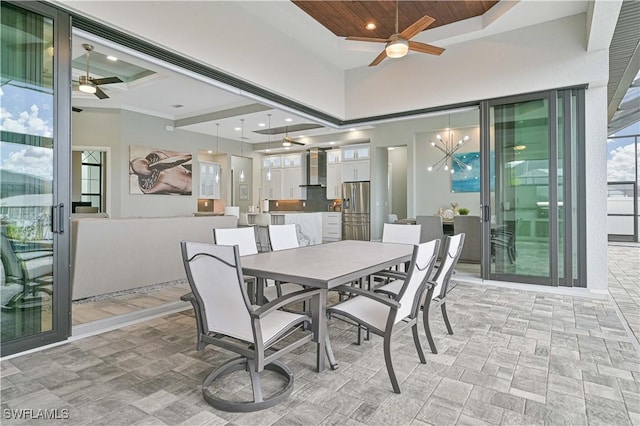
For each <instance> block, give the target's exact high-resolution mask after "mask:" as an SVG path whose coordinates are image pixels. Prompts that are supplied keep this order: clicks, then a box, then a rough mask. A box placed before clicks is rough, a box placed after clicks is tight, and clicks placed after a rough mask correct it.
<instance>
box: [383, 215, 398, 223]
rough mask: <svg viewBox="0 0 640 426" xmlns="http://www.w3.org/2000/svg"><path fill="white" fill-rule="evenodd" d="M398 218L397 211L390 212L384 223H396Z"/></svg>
mask: <svg viewBox="0 0 640 426" xmlns="http://www.w3.org/2000/svg"><path fill="white" fill-rule="evenodd" d="M397 220H398V215H397V214H395V213H390V214H388V215H387V220H386V221H385V222H384V223H396V221H397Z"/></svg>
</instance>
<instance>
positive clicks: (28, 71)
mask: <svg viewBox="0 0 640 426" xmlns="http://www.w3.org/2000/svg"><path fill="white" fill-rule="evenodd" d="M1 8H2V10H1V12H2V14H1V18H2V27H1V57H2V65H1V75H0V79H1V80H0V81H1V86H0V95H1V96H2V98H1V99H2V116H1V117H0V129H1V131H0V136H1V139H0V173H1V179H0V228H1V235H0V237H1V238H2V241H1V242H2V247H1V254H2V256H1V257H2V276H1V278H2V283H1V286H0V299H1V311H0V342H1V354H2V355H8V354H11V353H15V352H19V351H22V350H25V349H29V348H32V347H36V346H40V345H44V344H47V343H51V342H55V341H58V340H62V339H65V338H66V337H67V336H68V335H69V302H70V298H69V266H68V265H69V229H68V228H69V227H68V210H66V207H67V206H68V202H67V200H68V199H69V149H70V143H69V125H68V123H69V112H70V85H69V83H70V81H69V80H70V77H69V65H68V63H69V48H70V46H69V41H68V40H69V20H68V18H67V17H65V16H63V15H59V14H58V12H56V11H55V9H52V8H50V7H48V6H45V5H41V4H38V3H35V2H22V3H16V4H11V3H9V2H2V4H1ZM57 40H66V45H61V46H58V45H57V43H56V41H57ZM65 123H66V124H65Z"/></svg>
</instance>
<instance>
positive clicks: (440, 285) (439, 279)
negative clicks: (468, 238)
mask: <svg viewBox="0 0 640 426" xmlns="http://www.w3.org/2000/svg"><path fill="white" fill-rule="evenodd" d="M464 240H465V234H456V235H450V236H448V237H447V239H446V241H445V243H444V249H443V250H442V251H443V254H442V260H441V261H440V268H438V272H436V276H435V277H433V281H435V283H436V288H435V289H434V290H433V296H434V297H436V296H440V298H443V297H445V296H446V295H447V287H449V280H450V279H451V275H453V269H454V268H455V267H456V264H457V263H458V259H460V255H461V254H462V250H463V247H464Z"/></svg>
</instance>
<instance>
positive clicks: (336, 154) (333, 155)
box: [327, 149, 342, 164]
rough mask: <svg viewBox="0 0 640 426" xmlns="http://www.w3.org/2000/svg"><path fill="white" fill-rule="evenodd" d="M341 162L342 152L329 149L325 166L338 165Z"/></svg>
mask: <svg viewBox="0 0 640 426" xmlns="http://www.w3.org/2000/svg"><path fill="white" fill-rule="evenodd" d="M341 161H342V151H341V150H339V149H330V150H328V151H327V164H333V163H339V162H341Z"/></svg>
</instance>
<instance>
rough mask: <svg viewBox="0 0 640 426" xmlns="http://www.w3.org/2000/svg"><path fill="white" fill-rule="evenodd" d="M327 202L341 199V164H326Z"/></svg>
mask: <svg viewBox="0 0 640 426" xmlns="http://www.w3.org/2000/svg"><path fill="white" fill-rule="evenodd" d="M326 189H327V200H337V199H339V198H342V164H341V163H327V188H326Z"/></svg>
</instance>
